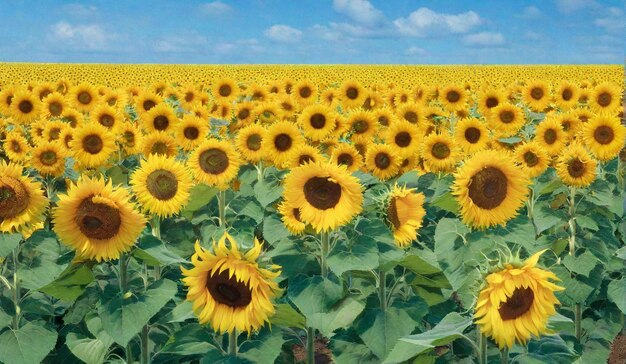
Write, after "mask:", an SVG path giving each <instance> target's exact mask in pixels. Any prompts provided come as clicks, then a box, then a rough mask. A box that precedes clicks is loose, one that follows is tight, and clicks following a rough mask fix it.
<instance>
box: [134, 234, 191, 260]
mask: <svg viewBox="0 0 626 364" xmlns="http://www.w3.org/2000/svg"><path fill="white" fill-rule="evenodd" d="M133 256H134V257H135V258H137V259H139V260H141V261H143V262H144V263H146V264H147V265H149V266H164V265H171V264H180V263H186V262H187V261H186V260H185V259H183V258H181V257H180V256H178V255H177V254H175V253H174V252H172V251H170V250H169V249H168V248H167V244H165V243H163V242H162V241H161V240H159V239H157V238H156V237H154V236H152V235H146V236H144V237H142V238H141V239H140V240H139V245H138V247H137V249H134V250H133Z"/></svg>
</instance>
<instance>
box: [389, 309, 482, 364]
mask: <svg viewBox="0 0 626 364" xmlns="http://www.w3.org/2000/svg"><path fill="white" fill-rule="evenodd" d="M471 324H472V320H471V318H467V317H463V316H461V315H460V314H458V313H456V312H452V313H449V314H448V315H446V317H444V318H443V319H442V320H441V322H439V323H438V324H437V325H436V326H435V327H433V328H432V330H429V331H426V332H423V333H421V334H416V335H410V336H406V337H403V338H401V339H400V340H399V341H398V343H397V344H396V345H395V346H394V348H393V349H392V350H391V353H389V356H387V359H386V360H385V361H384V362H385V363H400V362H403V361H405V360H409V359H411V358H413V357H415V356H417V355H419V354H422V353H425V352H428V351H430V350H432V349H434V348H435V347H436V346H441V345H447V344H449V343H451V342H452V341H454V340H456V339H458V338H462V337H465V335H463V331H464V330H465V329H466V328H467V327H468V326H470V325H471Z"/></svg>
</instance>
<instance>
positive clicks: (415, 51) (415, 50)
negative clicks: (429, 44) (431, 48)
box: [404, 46, 429, 56]
mask: <svg viewBox="0 0 626 364" xmlns="http://www.w3.org/2000/svg"><path fill="white" fill-rule="evenodd" d="M404 54H405V55H407V56H427V55H428V54H429V53H428V51H427V50H425V49H424V48H420V47H415V46H414V47H409V48H408V49H406V50H405V51H404Z"/></svg>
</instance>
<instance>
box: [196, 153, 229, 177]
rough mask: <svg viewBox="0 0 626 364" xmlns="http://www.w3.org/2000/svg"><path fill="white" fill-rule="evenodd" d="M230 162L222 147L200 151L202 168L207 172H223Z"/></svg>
mask: <svg viewBox="0 0 626 364" xmlns="http://www.w3.org/2000/svg"><path fill="white" fill-rule="evenodd" d="M229 164H230V162H229V160H228V155H227V154H226V152H224V151H223V150H221V149H218V148H211V149H207V150H205V151H204V152H202V153H200V168H202V170H203V171H204V172H205V173H210V174H221V173H223V172H224V171H225V170H226V169H227V168H228V165H229Z"/></svg>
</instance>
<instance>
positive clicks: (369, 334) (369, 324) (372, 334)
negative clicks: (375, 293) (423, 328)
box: [356, 307, 417, 359]
mask: <svg viewBox="0 0 626 364" xmlns="http://www.w3.org/2000/svg"><path fill="white" fill-rule="evenodd" d="M356 325H357V326H356V330H357V333H358V334H359V337H360V338H361V340H363V342H364V343H365V345H367V347H368V348H369V349H370V350H371V351H372V353H374V355H376V356H377V357H379V358H380V359H383V358H385V356H387V353H389V352H390V351H391V349H392V348H393V347H394V346H395V345H396V342H397V341H398V339H399V338H401V337H403V336H405V335H408V334H410V333H411V332H412V331H413V329H415V327H416V326H417V322H415V321H413V319H412V318H411V316H409V314H408V313H407V312H406V310H404V309H399V308H395V307H389V308H387V309H386V310H385V311H382V310H381V309H378V308H377V309H372V310H366V311H365V313H364V314H363V315H362V316H361V317H360V318H359V320H358V321H357V323H356Z"/></svg>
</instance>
